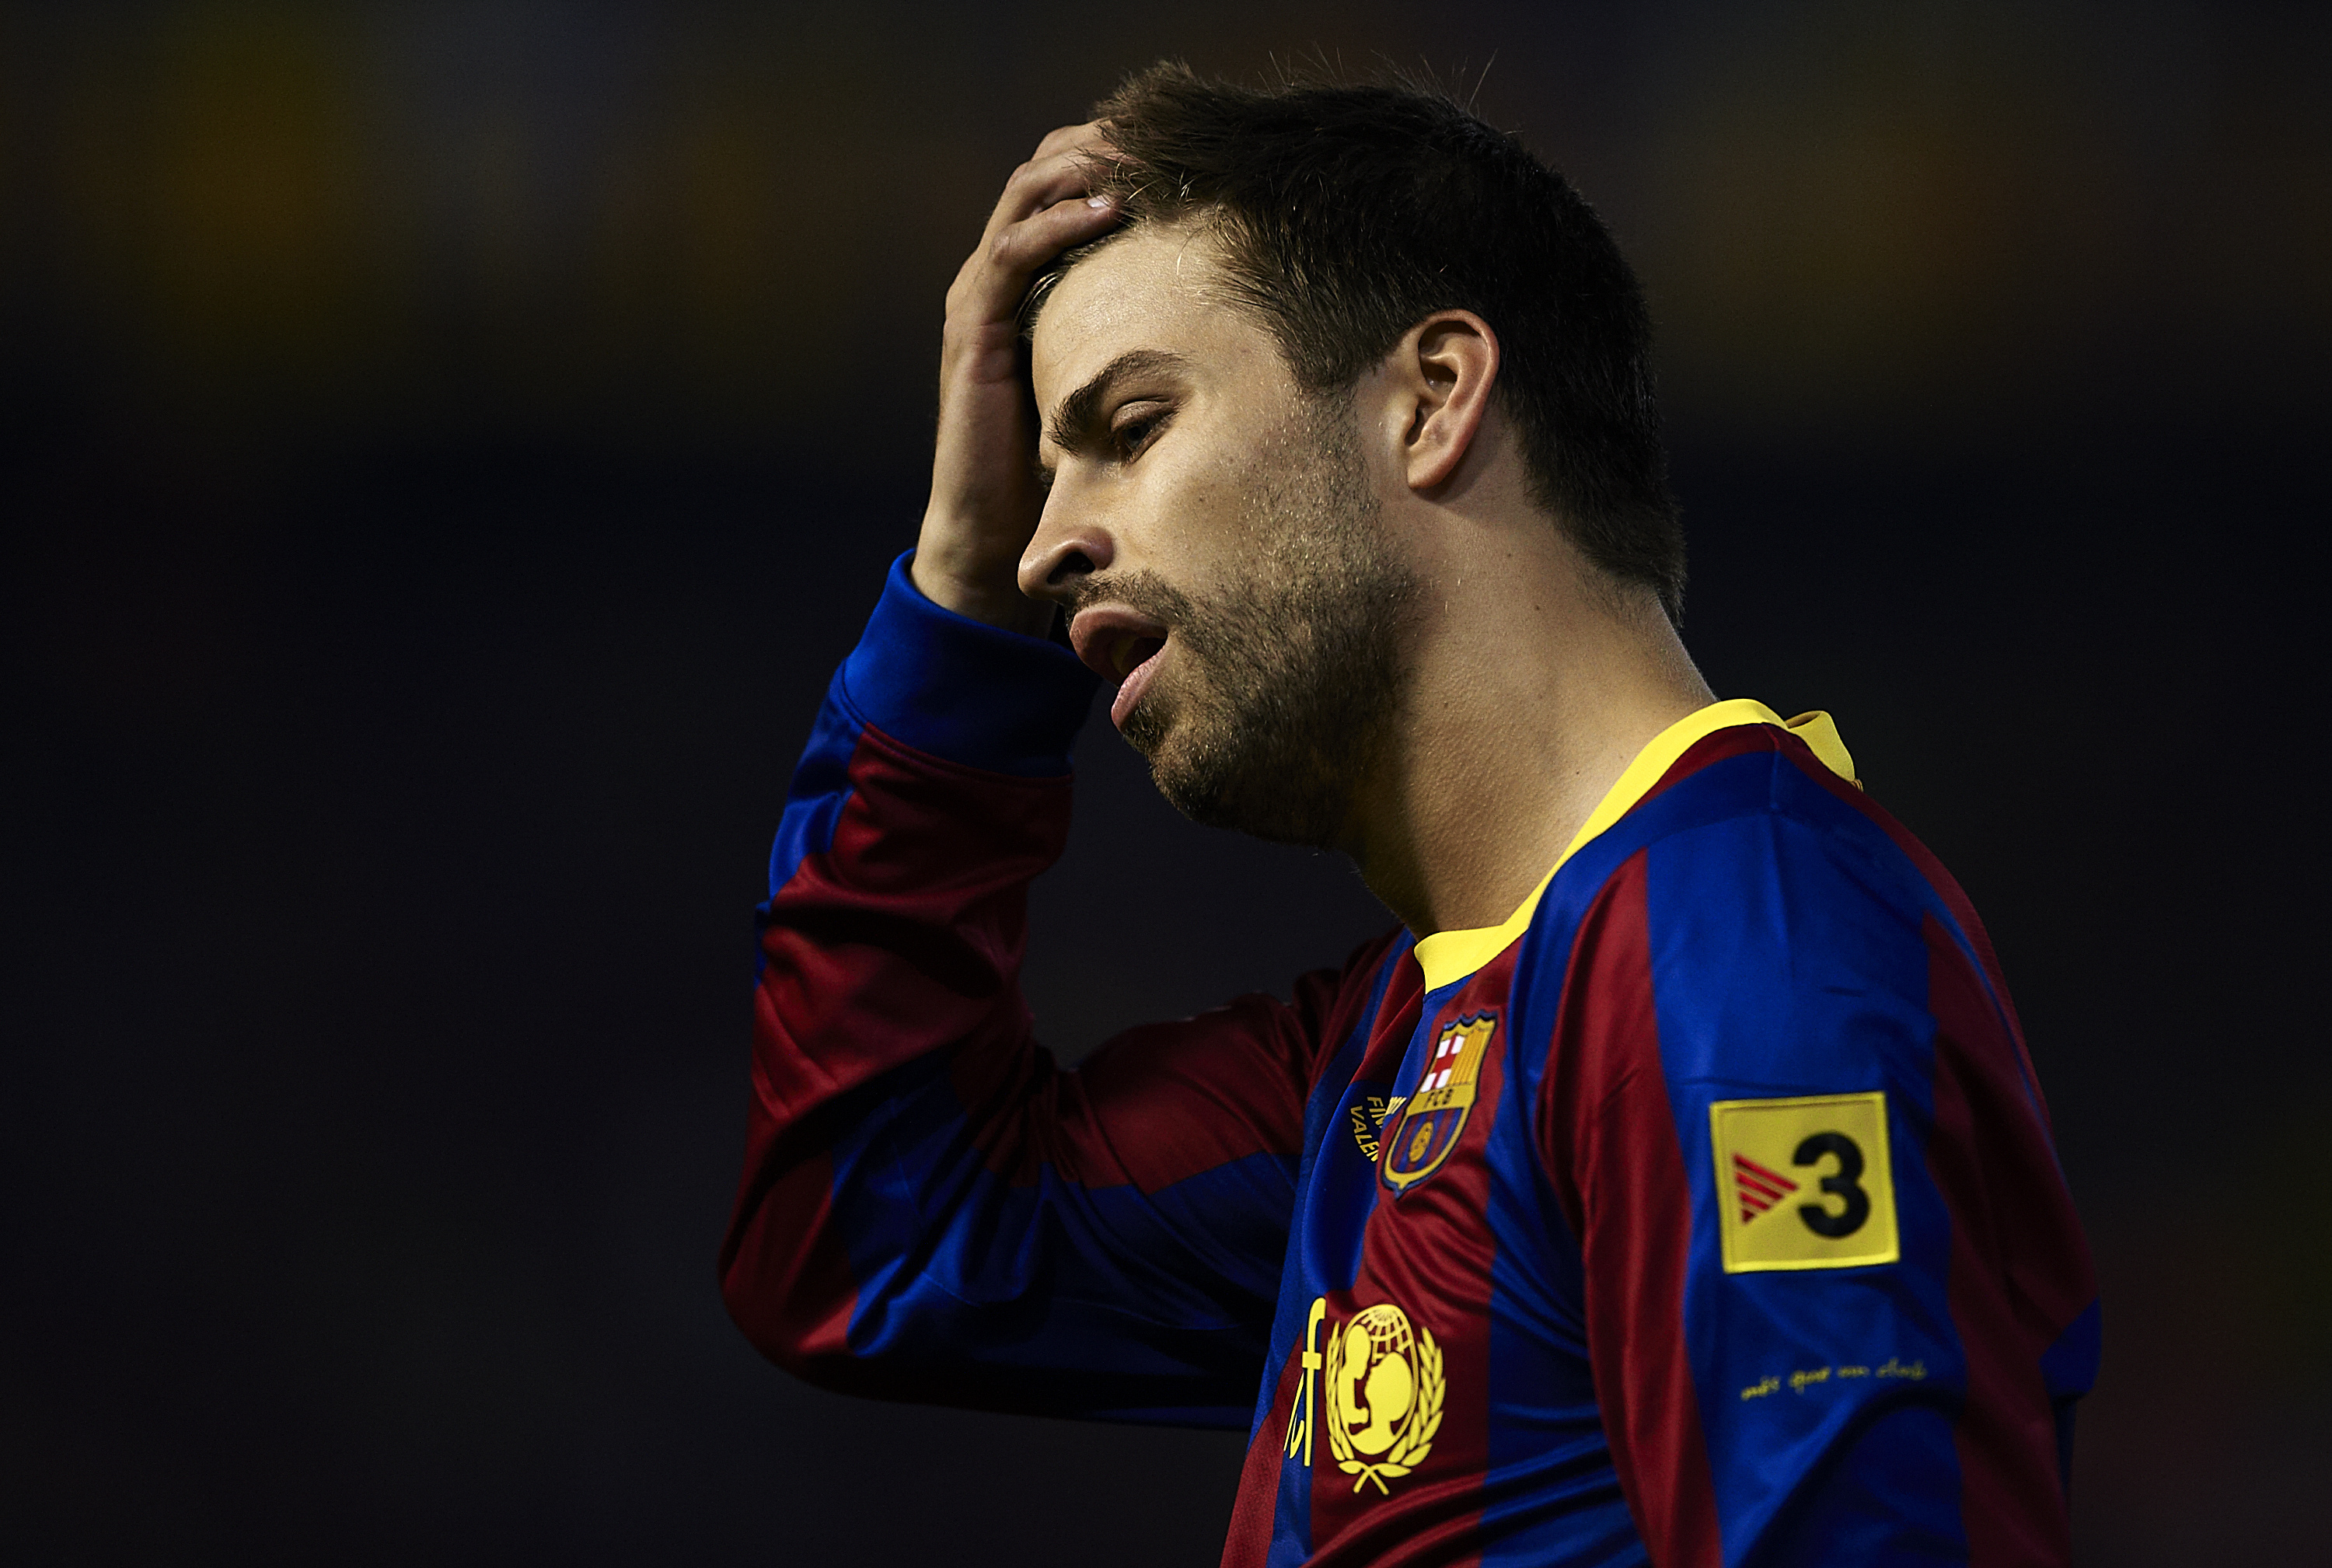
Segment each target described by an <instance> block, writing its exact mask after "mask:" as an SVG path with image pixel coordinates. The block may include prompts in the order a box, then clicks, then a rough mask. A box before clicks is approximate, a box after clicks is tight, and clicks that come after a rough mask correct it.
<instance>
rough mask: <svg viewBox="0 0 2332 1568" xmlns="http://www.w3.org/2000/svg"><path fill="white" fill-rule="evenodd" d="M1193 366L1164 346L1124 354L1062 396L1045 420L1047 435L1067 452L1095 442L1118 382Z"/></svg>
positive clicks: (1169, 372) (1174, 372)
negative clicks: (1112, 391)
mask: <svg viewBox="0 0 2332 1568" xmlns="http://www.w3.org/2000/svg"><path fill="white" fill-rule="evenodd" d="M1189 368H1190V361H1189V360H1188V359H1184V358H1182V356H1181V355H1180V354H1170V353H1168V352H1167V351H1166V350H1165V349H1129V350H1128V351H1126V352H1125V353H1123V354H1120V355H1119V356H1118V357H1117V358H1116V359H1112V360H1111V361H1110V362H1109V363H1108V364H1106V365H1104V366H1103V367H1102V368H1101V369H1100V371H1099V372H1098V373H1096V374H1095V375H1094V378H1092V379H1091V380H1089V381H1087V382H1086V383H1085V385H1084V386H1082V387H1078V388H1077V389H1076V390H1075V391H1074V392H1072V393H1070V394H1069V395H1068V396H1067V397H1064V398H1062V399H1061V402H1060V406H1058V407H1057V408H1056V409H1054V410H1053V415H1052V417H1051V418H1049V419H1047V420H1046V421H1045V435H1046V438H1047V440H1049V441H1051V442H1052V444H1053V445H1055V446H1056V447H1058V448H1060V450H1062V451H1064V452H1075V451H1077V450H1078V449H1079V448H1081V447H1084V446H1086V445H1091V443H1092V439H1093V433H1094V425H1097V424H1099V423H1100V420H1101V409H1102V405H1103V404H1104V402H1106V401H1107V400H1108V397H1109V394H1110V391H1111V389H1112V388H1113V387H1115V386H1116V385H1117V383H1119V382H1120V381H1125V380H1131V379H1132V378H1134V377H1137V376H1155V375H1176V374H1179V373H1180V372H1182V371H1185V370H1188V369H1189Z"/></svg>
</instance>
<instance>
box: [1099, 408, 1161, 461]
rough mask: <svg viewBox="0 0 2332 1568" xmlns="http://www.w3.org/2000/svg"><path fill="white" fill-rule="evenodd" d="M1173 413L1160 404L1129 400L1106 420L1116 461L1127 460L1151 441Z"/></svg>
mask: <svg viewBox="0 0 2332 1568" xmlns="http://www.w3.org/2000/svg"><path fill="white" fill-rule="evenodd" d="M1173 416H1174V410H1173V409H1172V408H1171V407H1170V406H1167V405H1166V404H1163V403H1129V404H1127V405H1126V406H1124V407H1123V408H1120V409H1119V410H1118V411H1117V415H1116V417H1115V418H1113V420H1112V421H1111V422H1110V427H1109V444H1110V449H1111V451H1112V452H1113V453H1114V454H1115V455H1116V457H1117V460H1118V461H1119V462H1120V463H1130V462H1132V461H1133V459H1134V458H1136V457H1138V456H1140V455H1141V454H1142V451H1143V450H1144V449H1145V448H1146V447H1148V446H1149V445H1150V444H1151V442H1152V441H1153V440H1155V439H1156V438H1157V436H1158V433H1159V432H1160V431H1161V430H1163V429H1164V428H1165V427H1166V424H1167V421H1169V420H1170V419H1171V418H1172V417H1173Z"/></svg>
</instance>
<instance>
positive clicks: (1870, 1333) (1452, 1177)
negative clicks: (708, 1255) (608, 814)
mask: <svg viewBox="0 0 2332 1568" xmlns="http://www.w3.org/2000/svg"><path fill="white" fill-rule="evenodd" d="M1092 686H1093V681H1092V677H1091V676H1090V674H1088V673H1087V672H1086V671H1085V668H1084V666H1083V665H1081V664H1078V663H1077V662H1076V661H1075V659H1074V658H1073V657H1072V656H1071V655H1069V654H1068V653H1067V652H1066V650H1064V649H1062V648H1060V647H1058V646H1056V645H1053V644H1051V643H1047V642H1043V641H1040V640H1037V639H1033V638H1028V637H1023V636H1017V635H1015V634H1012V633H1009V632H1006V631H1002V630H999V629H997V628H994V627H990V626H984V625H981V624H980V623H977V622H973V621H970V620H967V619H965V618H963V617H958V616H955V615H952V614H951V613H950V612H948V611H946V610H944V609H941V608H940V607H937V606H935V605H933V604H932V603H931V602H930V601H929V600H928V599H926V598H923V597H922V595H921V594H920V593H919V592H917V591H916V590H915V588H913V585H912V583H911V582H910V581H909V580H908V578H907V575H906V571H905V562H904V560H902V561H901V562H900V563H899V564H897V565H895V566H894V568H893V570H892V575H891V578H890V581H889V583H888V585H887V587H886V588H885V591H884V595H883V598H882V599H881V602H880V603H879V604H878V606H877V607H876V609H875V612H874V617H873V618H872V620H871V622H870V623H869V626H868V627H867V630H866V633H865V636H864V637H863V638H862V639H861V641H860V643H859V645H858V646H857V647H856V648H855V650H854V651H853V652H852V654H851V655H850V657H849V658H848V660H847V661H846V663H845V664H844V665H843V667H842V669H841V671H840V672H839V673H838V674H836V677H835V680H834V683H833V684H832V686H831V687H830V689H829V691H828V693H827V701H826V703H825V704H824V706H823V708H822V709H821V711H820V712H819V715H818V718H817V725H816V728H815V730H814V731H813V733H812V736H811V739H810V741H809V744H808V750H807V751H806V752H805V754H804V756H803V758H802V760H801V762H800V764H799V767H798V770H797V772H796V775H795V779H794V782H793V787H792V789H791V792H790V795H789V797H788V801H787V804H786V808H785V812H784V816H783V819H782V824H781V826H780V828H779V834H778V841H777V846H776V851H775V854H774V856H773V857H772V862H771V866H770V878H769V902H768V903H767V904H764V905H763V906H762V910H761V957H762V961H761V966H760V974H759V979H758V982H757V987H756V1009H755V1033H754V1062H753V1093H752V1096H751V1104H750V1127H749V1133H748V1143H747V1151H746V1161H745V1170H744V1175H743V1180H742V1182H741V1187H740V1190H739V1195H738V1200H737V1204H736V1209H735V1212H734V1215H733V1217H732V1219H731V1225H730V1229H729V1232H728V1236H727V1238H726V1239H725V1242H724V1244H723V1247H722V1260H721V1262H722V1286H723V1290H724V1293H725V1296H726V1298H727V1300H728V1303H729V1306H730V1310H731V1314H732V1315H734V1316H735V1318H736V1320H737V1322H738V1323H739V1324H740V1325H741V1327H742V1328H743V1330H744V1331H745V1333H746V1334H748V1335H749V1336H750V1338H751V1340H752V1341H753V1342H754V1343H756V1344H757V1345H758V1346H760V1349H761V1350H762V1351H763V1352H764V1353H766V1354H768V1355H769V1356H770V1357H771V1358H772V1359H774V1360H775V1361H777V1362H779V1364H781V1365H783V1366H785V1367H787V1368H788V1369H790V1370H792V1371H794V1372H797V1373H798V1374H799V1375H801V1376H803V1377H806V1378H808V1379H809V1380H811V1381H813V1382H818V1383H821V1384H824V1385H826V1386H829V1387H834V1388H838V1389H843V1390H848V1391H858V1392H863V1393H869V1394H874V1395H879V1396H884V1397H888V1398H895V1399H902V1400H910V1401H924V1402H932V1403H947V1404H961V1405H969V1406H978V1407H982V1408H989V1409H999V1410H1018V1411H1027V1412H1039V1413H1047V1414H1056V1415H1078V1416H1087V1417H1094V1418H1100V1419H1107V1420H1133V1421H1156V1422H1169V1423H1177V1424H1185V1425H1198V1426H1221V1427H1238V1428H1244V1429H1246V1430H1247V1432H1248V1434H1249V1441H1248V1448H1247V1460H1246V1464H1245V1467H1244V1469H1243V1472H1242V1475H1241V1479H1240V1483H1239V1490H1238V1498H1237V1500H1236V1504H1235V1506H1234V1511H1233V1516H1232V1523H1231V1529H1230V1537H1229V1540H1228V1544H1227V1545H1226V1548H1225V1553H1224V1562H1225V1563H1226V1564H1233V1565H1241V1568H1247V1565H1253V1568H1263V1565H1266V1564H1268V1565H1272V1568H1280V1565H1292V1564H1295V1563H1318V1564H1362V1563H1367V1564H1404V1565H1406V1564H1419V1565H1421V1564H1461V1563H1462V1564H1485V1565H1487V1564H1494V1563H1532V1564H1588V1563H1594V1564H1605V1563H1612V1564H1616V1563H1646V1562H1651V1563H1660V1564H1663V1565H1668V1564H1678V1565H1682V1564H1693V1565H1703V1564H1706V1565H1709V1568H1715V1565H1717V1564H1736V1563H1737V1564H1747V1563H1824V1564H1842V1563H1890V1564H1892V1563H1930V1562H1931V1563H2064V1562H2068V1561H2069V1558H2070V1552H2071V1548H2070V1544H2069V1523H2068V1511H2067V1503H2066V1477H2067V1470H2068V1468H2069V1455H2070V1441H2071V1412H2072V1407H2073V1402H2074V1401H2076V1400H2077V1399H2078V1398H2079V1395H2080V1394H2081V1393H2082V1392H2083V1391H2086V1390H2087V1389H2088V1386H2089V1384H2090V1382H2092V1381H2093V1379H2094V1377H2095V1373H2096V1366H2097V1361H2098V1305H2097V1299H2096V1289H2095V1286H2094V1282H2093V1278H2092V1275H2091V1271H2090V1266H2089V1262H2088V1251H2087V1248H2086V1244H2085V1243H2084V1240H2083V1238H2082V1235H2081V1231H2080V1228H2079V1221H2078V1219H2077V1218H2076V1216H2075V1214H2074V1210H2073V1207H2072V1203H2071V1200H2070V1197H2069V1193H2068V1190H2067V1187H2066V1183H2065V1180H2064V1177H2063V1174H2062V1172H2061V1171H2060V1167H2059V1164H2058V1162H2057V1158H2056V1154H2055V1152H2054V1149H2053V1145H2052V1143H2051V1140H2050V1131H2049V1119H2048V1111H2047V1108H2046V1105H2045V1103H2044V1102H2043V1100H2042V1098H2041V1091H2040V1087H2039V1085H2038V1084H2037V1083H2036V1082H2035V1080H2034V1077H2033V1073H2032V1067H2031V1060H2030V1058H2029V1056H2027V1054H2026V1051H2025V1047H2024V1044H2023V1040H2022V1036H2021V1029H2020V1027H2019V1025H2018V1023H2017V1020H2016V1015H2015V1011H2014V1009H2013V1006H2012V1003H2011V1002H2010V1000H2009V997H2008V992H2007V990H2006V988H2005V986H2004V985H2003V983H2002V980H2001V978H2000V973H1999V969H1998V965H1997V963H1996V962H1995V961H1994V959H1993V952H1992V949H1991V945H1990V942H1989V940H1988V939H1987V937H1986V936H1985V934H1984V932H1983V926H1982V925H1981V924H1980V923H1978V921H1977V919H1976V916H1975V913H1974V910H1973V909H1972V908H1970V906H1969V904H1968V903H1967V901H1966V899H1965V897H1964V895H1963V894H1962V893H1961V892H1960V890H1959V888H1958V886H1957V885H1956V884H1954V882H1953V880H1952V879H1951V877H1950V875H1948V874H1947V873H1946V872H1945V870H1944V869H1943V867H1942V866H1941V865H1938V864H1937V863H1936V861H1935V858H1934V857H1933V856H1931V855H1930V854H1929V853H1928V852H1927V851H1926V848H1925V847H1923V846H1921V845H1920V844H1919V843H1918V842H1917V841H1916V839H1914V838H1913V837H1911V836H1910V835H1909V834H1908V833H1907V832H1906V831H1905V830H1904V829H1903V828H1902V827H1900V826H1899V825H1897V823H1896V822H1895V821H1894V819H1893V818H1892V817H1888V815H1887V814H1886V812H1884V811H1883V810H1881V809H1880V808H1878V806H1876V805H1875V804H1873V803H1872V802H1871V801H1870V800H1869V798H1868V797H1867V796H1866V795H1865V794H1864V793H1863V792H1862V790H1861V789H1859V786H1858V785H1857V784H1856V782H1855V780H1854V778H1853V766H1852V761H1851V759H1850V758H1849V754H1848V752H1847V751H1846V749H1845V747H1844V746H1843V744H1842V743H1841V742H1840V739H1839V736H1838V733H1837V731H1836V730H1835V729H1834V728H1833V727H1832V726H1831V724H1830V721H1829V719H1828V718H1827V716H1825V715H1821V714H1810V715H1806V716H1804V717H1802V718H1800V719H1795V720H1790V721H1787V722H1784V721H1783V720H1782V719H1781V718H1779V717H1778V716H1777V715H1775V714H1774V713H1773V712H1770V711H1769V710H1767V709H1765V708H1763V706H1762V705H1760V704H1757V703H1748V702H1738V701H1736V702H1726V703H1716V704H1714V705H1712V706H1710V707H1708V708H1706V709H1703V710H1702V711H1701V712H1697V713H1696V714H1693V715H1692V716H1690V717H1689V718H1687V719H1686V720H1684V721H1683V722H1679V723H1677V724H1676V725H1674V726H1673V727H1671V728H1670V729H1669V730H1668V731H1665V732H1664V733H1662V734H1661V735H1660V736H1659V737H1658V738H1657V739H1656V740H1655V741H1653V742H1652V743H1651V744H1650V745H1649V746H1648V747H1647V748H1646V749H1645V750H1644V751H1643V752H1642V753H1640V754H1639V756H1638V757H1637V758H1636V759H1635V760H1634V762H1633V763H1632V764H1631V765H1630V767H1629V769H1628V770H1627V772H1626V773H1625V775H1624V776H1623V777H1622V778H1621V779H1620V781H1619V782H1618V783H1617V784H1616V785H1615V786H1614V787H1613V788H1612V789H1611V790H1610V793H1609V794H1608V795H1607V796H1606V797H1605V798H1604V799H1603V801H1602V802H1601V805H1600V806H1599V807H1598V808H1597V809H1596V810H1595V812H1594V813H1593V815H1592V816H1591V817H1590V819H1589V820H1588V822H1587V823H1586V824H1585V825H1584V827H1582V829H1581V831H1580V833H1579V835H1578V837H1577V838H1576V839H1574V841H1573V842H1572V846H1571V847H1570V848H1569V849H1568V850H1567V851H1566V852H1565V853H1564V855H1563V858H1562V859H1561V861H1560V862H1558V864H1557V865H1555V867H1554V868H1553V870H1552V871H1551V872H1549V873H1548V875H1547V876H1546V878H1545V880H1544V882H1543V883H1542V884H1540V886H1539V888H1538V890H1537V891H1536V892H1535V893H1534V894H1533V895H1532V896H1531V898H1530V899H1529V901H1528V902H1526V903H1525V904H1524V906H1523V907H1522V908H1521V909H1520V910H1518V911H1516V912H1515V914H1514V916H1513V917H1512V918H1511V919H1510V920H1508V921H1507V922H1506V923H1505V924H1503V925H1500V926H1497V927H1495V928H1491V929H1487V930H1482V931H1469V932H1440V933H1437V934H1435V935H1432V936H1429V937H1427V938H1425V939H1423V940H1422V941H1412V940H1411V939H1410V937H1409V936H1407V935H1406V934H1404V933H1400V932H1396V933H1393V934H1391V935H1389V936H1386V937H1384V938H1381V939H1380V940H1378V941H1376V942H1371V943H1369V944H1368V945H1366V946H1364V947H1363V948H1362V949H1361V950H1360V951H1358V952H1356V953H1354V954H1353V955H1352V957H1351V959H1350V960H1348V961H1346V963H1345V964H1344V965H1343V967H1342V968H1341V969H1338V970H1323V971H1320V972H1317V973H1314V974H1311V975H1306V976H1305V977H1303V978H1302V979H1301V980H1298V981H1296V983H1295V987H1294V990H1293V993H1292V999H1289V1000H1285V1001H1282V1000H1280V999H1276V998H1272V997H1268V996H1249V997H1242V998H1239V999H1237V1000H1234V1001H1232V1002H1230V1003H1229V1004H1228V1005H1227V1006H1225V1007H1223V1008H1220V1009H1217V1010H1215V1011H1213V1012H1209V1013H1206V1014H1203V1015H1201V1016H1199V1017H1198V1018H1186V1019H1181V1020H1178V1021H1173V1022H1168V1023H1161V1024H1153V1025H1149V1026H1145V1027H1142V1028H1133V1029H1130V1030H1128V1031H1126V1032H1125V1033H1123V1034H1122V1035H1120V1036H1118V1037H1115V1038H1114V1039H1113V1040H1111V1041H1109V1042H1108V1043H1106V1044H1105V1045H1104V1046H1103V1047H1100V1048H1099V1049H1097V1050H1096V1051H1095V1052H1094V1054H1093V1055H1092V1056H1089V1057H1088V1058H1086V1059H1085V1062H1084V1063H1083V1064H1082V1065H1081V1066H1079V1067H1078V1068H1076V1069H1075V1070H1074V1071H1063V1070H1061V1069H1059V1068H1057V1067H1056V1066H1054V1065H1053V1063H1052V1060H1051V1058H1050V1056H1048V1055H1047V1053H1046V1052H1045V1050H1044V1049H1043V1048H1042V1047H1039V1046H1038V1045H1037V1042H1036V1040H1035V1038H1034V1037H1033V1035H1032V1030H1031V1023H1030V1018H1029V1014H1028V1011H1027V1008H1026V1006H1025V1005H1024V1003H1023V1002H1022V1000H1021V997H1020V993H1019V990H1018V970H1019V965H1020V956H1021V952H1022V947H1023V938H1024V932H1025V923H1026V922H1025V915H1026V890H1027V884H1028V883H1029V881H1030V880H1031V879H1032V878H1033V877H1035V876H1036V875H1037V874H1038V873H1039V872H1041V871H1042V870H1044V869H1045V868H1046V867H1047V865H1050V864H1051V863H1052V861H1053V860H1054V859H1055V858H1056V856H1058V855H1059V853H1060V851H1061V848H1062V846H1063V843H1064V841H1065V839H1066V832H1067V825H1068V816H1069V794H1070V786H1069V777H1068V775H1069V764H1068V752H1069V749H1070V745H1071V742H1072V741H1073V739H1074V737H1075V732H1076V731H1077V729H1078V727H1079V725H1080V723H1081V722H1082V721H1083V718H1084V716H1085V712H1086V710H1087V707H1088V705H1089V703H1090V699H1091V694H1092Z"/></svg>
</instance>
